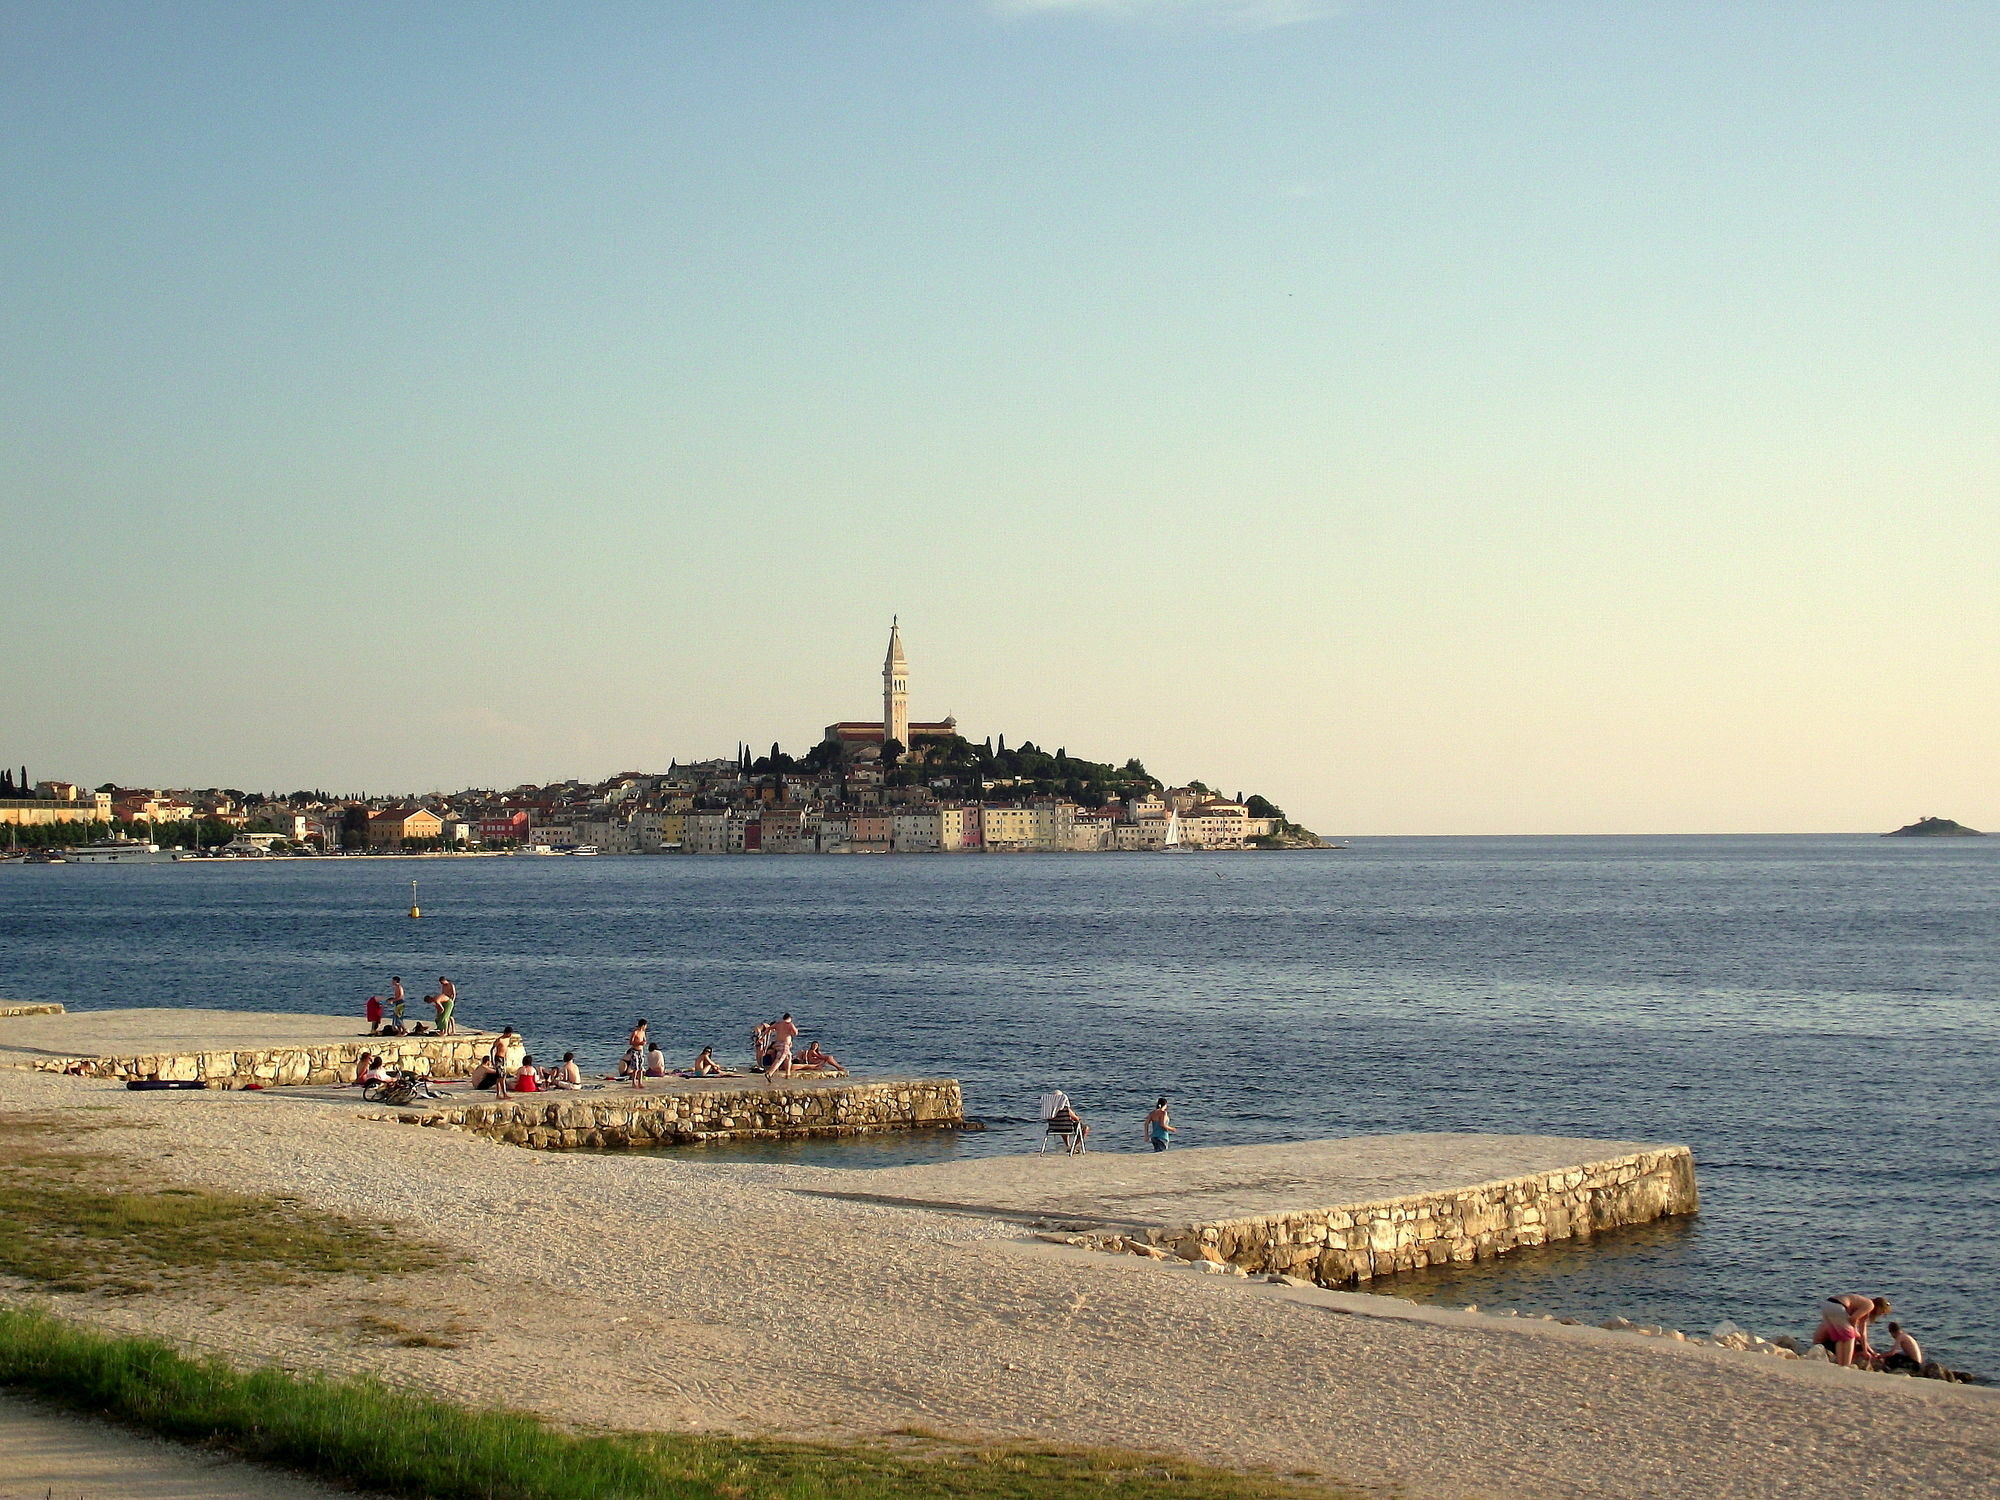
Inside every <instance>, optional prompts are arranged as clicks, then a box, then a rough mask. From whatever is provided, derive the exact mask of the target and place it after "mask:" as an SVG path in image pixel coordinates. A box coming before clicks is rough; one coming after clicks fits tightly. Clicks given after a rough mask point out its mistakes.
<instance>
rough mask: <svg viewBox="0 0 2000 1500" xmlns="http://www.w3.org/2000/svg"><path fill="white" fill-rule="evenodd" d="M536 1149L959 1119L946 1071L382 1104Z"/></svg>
mask: <svg viewBox="0 0 2000 1500" xmlns="http://www.w3.org/2000/svg"><path fill="white" fill-rule="evenodd" d="M391 1113H392V1115H393V1117H394V1118H395V1119H398V1120H401V1121H403V1122H404V1123H405V1124H410V1125H432V1126H444V1127H447V1128H451V1129H457V1130H466V1131H470V1132H472V1133H473V1134H475V1135H483V1136H486V1137H488V1138H490V1139H492V1140H497V1141H505V1142H507V1143H508V1144H509V1145H514V1146H527V1147H530V1148H531V1149H534V1150H538V1151H572V1150H578V1149H590V1148H598V1149H604V1148H612V1147H627V1148H645V1147H652V1146H706V1145H716V1144H720V1143H722V1142H725V1141H755V1140H794V1139H803V1138H808V1137H813V1136H842V1135H865V1134H872V1133H874V1132H876V1131H883V1130H926V1129H931V1130H955V1129H962V1128H964V1127H965V1124H966V1120H965V1100H964V1097H963V1095H962V1094H961V1092H960V1090H959V1086H958V1080H957V1079H955V1078H846V1077H835V1078H804V1077H793V1078H778V1079H772V1080H770V1081H768V1082H767V1081H766V1080H765V1079H763V1078H761V1077H758V1078H665V1079H648V1080H647V1083H646V1087H645V1088H644V1089H635V1088H631V1087H629V1086H626V1085H620V1084H608V1085H606V1086H605V1087H604V1088H602V1089H596V1090H592V1091H590V1092H587V1093H568V1092H556V1093H537V1094H514V1095H511V1096H509V1097H508V1098H506V1099H487V1098H485V1097H484V1096H479V1097H476V1098H472V1097H469V1098H466V1099H465V1100H464V1101H463V1102H460V1101H458V1100H452V1101H449V1102H443V1103H437V1104H427V1105H424V1106H422V1107H414V1106H413V1107H410V1108H405V1109H399V1110H395V1111H392V1112H391Z"/></svg>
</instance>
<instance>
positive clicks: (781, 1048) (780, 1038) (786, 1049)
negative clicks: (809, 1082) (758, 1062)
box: [764, 1011, 799, 1082]
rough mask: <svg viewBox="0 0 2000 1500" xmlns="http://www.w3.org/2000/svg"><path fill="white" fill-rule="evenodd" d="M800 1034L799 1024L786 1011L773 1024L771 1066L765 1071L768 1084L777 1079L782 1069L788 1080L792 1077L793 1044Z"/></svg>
mask: <svg viewBox="0 0 2000 1500" xmlns="http://www.w3.org/2000/svg"><path fill="white" fill-rule="evenodd" d="M798 1034H799V1028H798V1023H797V1022H796V1021H794V1020H793V1019H792V1013H791V1012H790V1011H786V1012H785V1013H784V1014H783V1015H782V1016H780V1017H778V1019H777V1021H776V1022H774V1023H773V1024H772V1026H771V1037H770V1043H769V1045H770V1048H771V1065H770V1066H769V1067H768V1068H766V1069H765V1070H764V1078H765V1081H766V1082H769V1081H770V1080H771V1079H773V1078H776V1077H777V1076H778V1070H779V1069H780V1068H783V1069H784V1070H785V1076H786V1077H787V1078H790V1077H791V1076H792V1043H793V1042H794V1041H796V1040H797V1039H798Z"/></svg>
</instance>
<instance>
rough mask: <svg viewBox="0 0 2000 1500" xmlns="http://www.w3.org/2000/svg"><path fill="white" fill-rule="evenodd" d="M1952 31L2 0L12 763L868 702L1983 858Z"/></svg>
mask: <svg viewBox="0 0 2000 1500" xmlns="http://www.w3.org/2000/svg"><path fill="white" fill-rule="evenodd" d="M1996 73H2000V6H1994V5H1989V4H1974V3H1946V0H1939V3H1931V4H1926V3H1912V0H1898V3H1882V4H1858V3H1842V0H1810V3H1806V0H1801V3H1793V4H1770V3H1761V0H1727V3H1716V4H1697V3H1659V4H1646V5H1631V4H1618V3H1608V0H1594V3H1573V4H1560V3H1535V0H1505V3H1499V0H1495V3H1470V0H1467V3H1427V0H1352V3H1345V4H1340V3H1316V0H871V3H854V4H846V3H838V0H802V3H796V4H788V3H760V4H757V5H750V6H745V5H732V4H713V5H694V4H682V5H674V4H665V3H649V4H620V3H609V0H606V3H594V4H590V3H586V4H572V3H563V4H554V3H548V4H540V3H488V0H482V3H477V4H446V3H431V4H425V5H415V6H412V5H407V4H403V3H394V4H373V3H360V0H352V3H338V4H329V3H315V0H297V3H288V4H286V5H282V6H273V5H269V4H265V3H262V0H252V3H243V4H169V3H156V4H105V3H95V0H59V3H38V0H6V3H4V4H0V204H4V213H0V539H4V542H0V545H4V555H5V556H6V557H7V560H8V566H7V567H6V582H5V584H4V585H3V586H0V630H4V632H5V641H6V649H5V651H4V652H0V703H4V704H5V705H7V707H6V709H5V711H4V713H0V761H7V762H11V763H14V764H20V763H24V762H25V763H26V764H27V765H28V766H29V768H30V770H31V772H32V773H33V774H34V775H36V776H38V777H46V776H61V777H68V778H73V779H79V780H83V781H86V782H89V783H90V784H93V785H94V784H97V783H100V782H103V781H111V780H115V781H118V782H120V783H122V784H128V785H198V786H206V785H227V786H237V787H245V788H277V789H284V790H289V789H291V788H293V787H323V788H327V789H329V790H339V791H349V790H369V791H403V790H411V791H424V790H431V789H452V788H457V787H461V786H467V785H488V786H511V785H514V784H517V783H519V782H523V781H544V780H554V779H561V778H568V777H572V776H577V777H587V778H595V777H599V776H604V775H608V774H611V773H613V772H617V771H622V770H634V769H638V770H647V769H653V770H657V769H663V768H664V767H665V766H666V764H667V763H668V761H669V760H670V759H673V758H675V757H678V758H680V759H683V760H686V759H695V758H701V757H706V756H710V755H716V754H725V755H726V754H729V753H732V752H733V750H734V748H735V746H736V745H737V743H738V742H739V741H744V742H748V743H750V744H752V745H754V746H758V747H759V748H761V747H763V746H765V745H768V744H769V743H770V742H772V741H774V740H775V741H779V742H782V743H783V744H784V745H785V746H786V747H787V748H788V749H790V750H792V751H793V752H794V753H799V752H802V751H803V750H804V749H805V748H806V747H807V746H808V745H810V744H811V743H812V742H813V741H814V740H816V739H817V738H818V737H819V732H820V730H821V728H822V726H824V725H825V724H827V723H829V722H831V721H833V720H835V719H839V718H853V717H865V716H868V715H870V714H873V713H877V712H879V704H880V679H879V673H880V668H881V661H882V652H883V647H884V643H885V639H886V635H887V627H888V622H889V618H890V616H891V615H892V614H896V615H900V617H901V620H902V624H903V630H904V636H905V640H906V642H907V645H908V650H909V656H910V661H911V668H912V711H913V714H914V715H915V716H916V717H919V718H926V717H932V716H942V715H944V714H946V713H951V714H955V715H956V716H957V717H958V719H959V721H960V723H961V726H962V728H963V729H964V731H965V732H966V733H968V734H969V735H971V736H972V737H973V738H982V737H984V736H986V735H989V734H1005V735H1006V736H1007V737H1008V740H1009V742H1010V743H1018V742H1019V741H1021V740H1022V739H1033V740H1035V741H1036V742H1037V743H1039V744H1042V745H1045V746H1048V747H1051V748H1054V747H1058V746H1060V747H1063V748H1066V749H1068V750H1069V751H1070V752H1071V753H1072V754H1080V755H1089V756H1093V757H1096V758H1101V759H1112V760H1120V761H1122V760H1123V759H1125V758H1126V757H1127V756H1134V755H1136V756H1139V757H1141V758H1142V759H1143V760H1144V761H1145V762H1146V764H1147V766H1148V767H1149V768H1151V769H1152V770H1153V771H1154V772H1155V773H1156V774H1159V775H1162V776H1164V777H1167V778H1169V779H1171V780H1175V781H1179V780H1184V779H1186V778H1190V777H1200V778H1202V779H1203V780H1205V781H1207V782H1209V783H1210V784H1211V785H1216V786H1219V787H1221V788H1222V789H1224V790H1227V791H1239V790H1240V791H1244V792H1251V791H1258V792H1262V793H1264V794H1265V795H1267V796H1269V797H1271V798H1272V799H1273V800H1275V801H1277V802H1279V803H1280V804H1281V805H1283V806H1284V807H1285V808H1286V809H1287V811H1288V812H1289V813H1290V814H1291V815H1292V816H1293V817H1294V818H1296V819H1299V820H1301V821H1304V822H1306V823H1308V824H1310V825H1311V826H1312V827H1314V828H1316V829H1318V830H1320V831H1321V832H1324V833H1330V834H1353V835H1366V834H1393V833H1402V834H1426V833H1640V832H1662V833H1666V832H1813V831H1842V830H1865V829H1879V828H1890V827H1894V826H1897V825H1899V824H1901V823H1904V822H1908V821H1910V820H1912V819H1914V818H1916V817H1919V816H1921V815H1926V814H1939V815H1943V816H1950V817H1956V818H1959V819H1960V820H1961V821H1964V822H1967V823H1970V824H1972V825H1974V826H1981V827H1988V828H2000V777H1996V775H1995V771H1996V768H2000V698H1996V693H1995V688H1996V684H2000V587H1996V582H2000V483H1996V474H2000V452H1996V449H2000V379H1996V376H2000V368H1996V366H2000V277H1997V276H1996V270H2000V266H1996V249H2000V195H1996V193H1995V192H1994V183H1995V182H1996V181H2000V172H1996V168H2000V160H1996V158H2000V91H1996V90H1995V89H1994V88H1993V86H1992V80H1993V78H1994V77H1995V76H1996Z"/></svg>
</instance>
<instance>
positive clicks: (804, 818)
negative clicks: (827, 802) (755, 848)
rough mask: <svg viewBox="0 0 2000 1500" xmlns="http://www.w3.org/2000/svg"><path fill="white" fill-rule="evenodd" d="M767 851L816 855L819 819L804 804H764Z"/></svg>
mask: <svg viewBox="0 0 2000 1500" xmlns="http://www.w3.org/2000/svg"><path fill="white" fill-rule="evenodd" d="M762 822H763V825H764V828H763V835H762V845H763V850H764V852H765V853H766V854H816V853H818V852H819V820H818V818H817V817H816V816H815V815H814V814H813V811H812V809H810V808H807V807H767V808H765V809H764V816H763V819H762Z"/></svg>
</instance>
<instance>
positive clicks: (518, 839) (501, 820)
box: [479, 808, 529, 847]
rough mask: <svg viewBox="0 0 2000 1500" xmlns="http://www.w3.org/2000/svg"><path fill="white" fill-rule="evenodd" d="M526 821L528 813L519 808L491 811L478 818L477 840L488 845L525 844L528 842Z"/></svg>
mask: <svg viewBox="0 0 2000 1500" xmlns="http://www.w3.org/2000/svg"><path fill="white" fill-rule="evenodd" d="M528 822H529V818H528V814H527V813H526V811H524V810H523V809H521V808H514V809H511V810H509V811H506V812H498V813H491V814H489V815H487V816H486V817H483V818H481V819H480V820H479V842H480V843H482V844H485V845H487V846H488V847H491V846H493V845H496V844H525V843H527V842H528Z"/></svg>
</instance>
